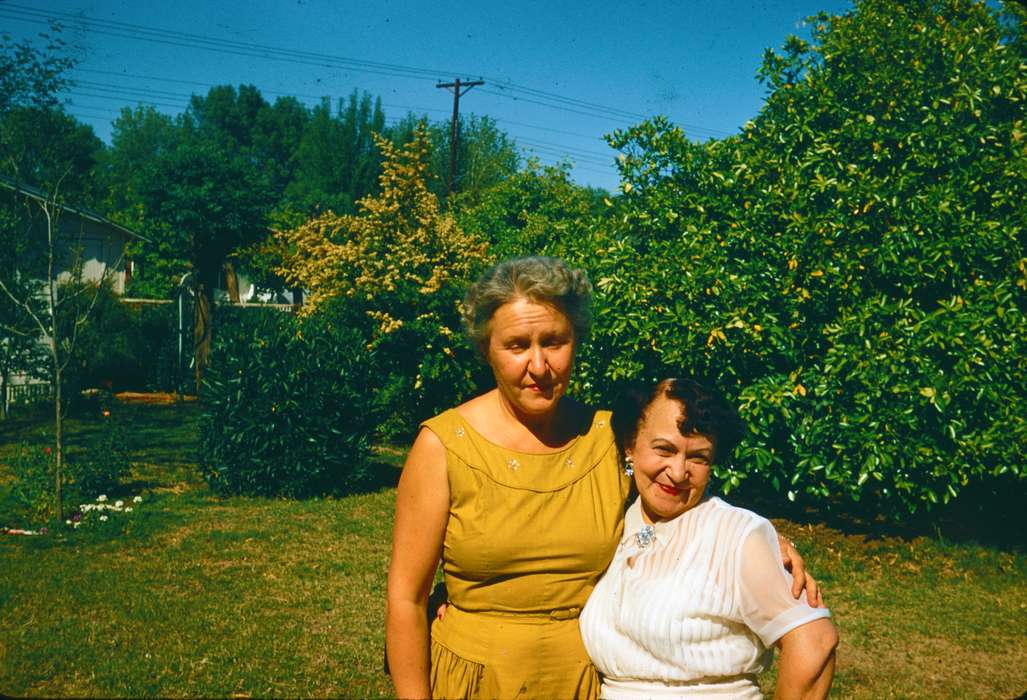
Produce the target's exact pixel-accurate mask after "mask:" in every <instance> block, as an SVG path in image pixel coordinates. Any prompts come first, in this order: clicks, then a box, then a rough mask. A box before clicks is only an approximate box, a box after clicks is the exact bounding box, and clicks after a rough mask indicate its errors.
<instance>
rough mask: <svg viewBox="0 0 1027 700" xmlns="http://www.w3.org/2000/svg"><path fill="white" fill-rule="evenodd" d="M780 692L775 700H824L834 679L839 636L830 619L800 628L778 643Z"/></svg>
mask: <svg viewBox="0 0 1027 700" xmlns="http://www.w3.org/2000/svg"><path fill="white" fill-rule="evenodd" d="M777 646H778V648H779V649H780V650H781V656H780V658H779V660H778V670H777V688H776V689H775V691H774V700H821V699H822V698H826V697H827V692H828V691H829V690H830V689H831V681H832V680H833V679H834V660H835V648H836V647H837V646H838V632H837V631H836V630H835V628H834V625H833V624H831V621H830V620H828V619H827V618H823V617H822V618H820V619H819V620H813V621H812V622H807V623H806V624H805V625H799V626H798V627H796V628H795V629H793V630H791V631H790V632H787V633H786V634H785V635H784V636H783V637H781V639H780V640H779V641H778V643H777Z"/></svg>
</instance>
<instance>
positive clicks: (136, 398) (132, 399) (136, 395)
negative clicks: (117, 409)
mask: <svg viewBox="0 0 1027 700" xmlns="http://www.w3.org/2000/svg"><path fill="white" fill-rule="evenodd" d="M114 398H116V399H117V400H118V401H120V402H122V403H144V404H168V403H179V402H183V401H184V402H189V401H195V400H196V398H197V397H196V396H194V395H192V394H183V395H181V396H179V395H178V394H172V393H170V392H166V391H154V392H150V393H142V392H138V391H119V392H118V393H116V394H115V395H114Z"/></svg>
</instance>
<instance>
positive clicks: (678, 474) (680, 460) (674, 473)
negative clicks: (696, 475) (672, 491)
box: [666, 453, 688, 484]
mask: <svg viewBox="0 0 1027 700" xmlns="http://www.w3.org/2000/svg"><path fill="white" fill-rule="evenodd" d="M666 470H667V476H669V477H670V479H671V481H673V482H674V483H675V484H680V483H683V482H684V481H686V480H687V479H688V460H687V459H686V458H685V455H684V454H680V453H679V454H676V455H674V456H673V457H668V458H667V466H666Z"/></svg>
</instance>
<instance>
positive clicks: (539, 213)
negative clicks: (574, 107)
mask: <svg viewBox="0 0 1027 700" xmlns="http://www.w3.org/2000/svg"><path fill="white" fill-rule="evenodd" d="M605 199H606V198H605V197H604V193H603V192H601V191H599V190H593V189H590V188H587V187H582V186H581V185H578V184H575V183H574V182H572V181H571V179H570V167H569V166H566V165H563V166H542V165H540V164H539V163H538V162H535V161H529V163H528V164H527V167H525V168H524V169H522V170H520V171H518V172H516V173H514V174H513V175H510V176H508V177H506V178H504V179H503V180H501V181H500V182H499V183H498V184H495V185H493V186H491V187H489V188H487V189H485V190H483V191H482V192H481V193H479V194H478V195H477V196H476V197H474V198H473V199H472V198H464V197H458V198H457V199H456V202H455V204H456V206H455V211H454V213H455V215H456V217H457V220H458V221H459V222H460V225H461V226H462V227H463V228H464V230H466V231H468V232H471V233H476V234H478V235H479V236H481V237H482V238H483V239H485V240H488V241H489V250H490V253H491V254H492V256H493V258H495V259H496V260H502V259H504V258H509V257H513V256H518V255H553V256H556V257H566V256H568V255H572V254H573V250H574V249H575V248H576V247H577V246H579V245H581V244H582V243H583V242H584V241H585V240H586V239H587V238H588V236H589V235H590V231H591V230H592V228H593V227H594V226H595V225H596V221H597V219H598V218H599V217H601V216H602V215H603V214H604V213H605V211H606V209H607V206H606V205H605V204H604V200H605ZM607 201H608V200H607Z"/></svg>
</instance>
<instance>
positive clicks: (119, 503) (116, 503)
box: [114, 501, 125, 508]
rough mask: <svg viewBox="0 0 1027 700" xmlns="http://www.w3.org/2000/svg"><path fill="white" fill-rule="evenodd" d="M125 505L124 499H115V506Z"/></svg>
mask: <svg viewBox="0 0 1027 700" xmlns="http://www.w3.org/2000/svg"><path fill="white" fill-rule="evenodd" d="M123 505H125V502H124V501H114V507H115V508H120V507H121V506H123Z"/></svg>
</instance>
